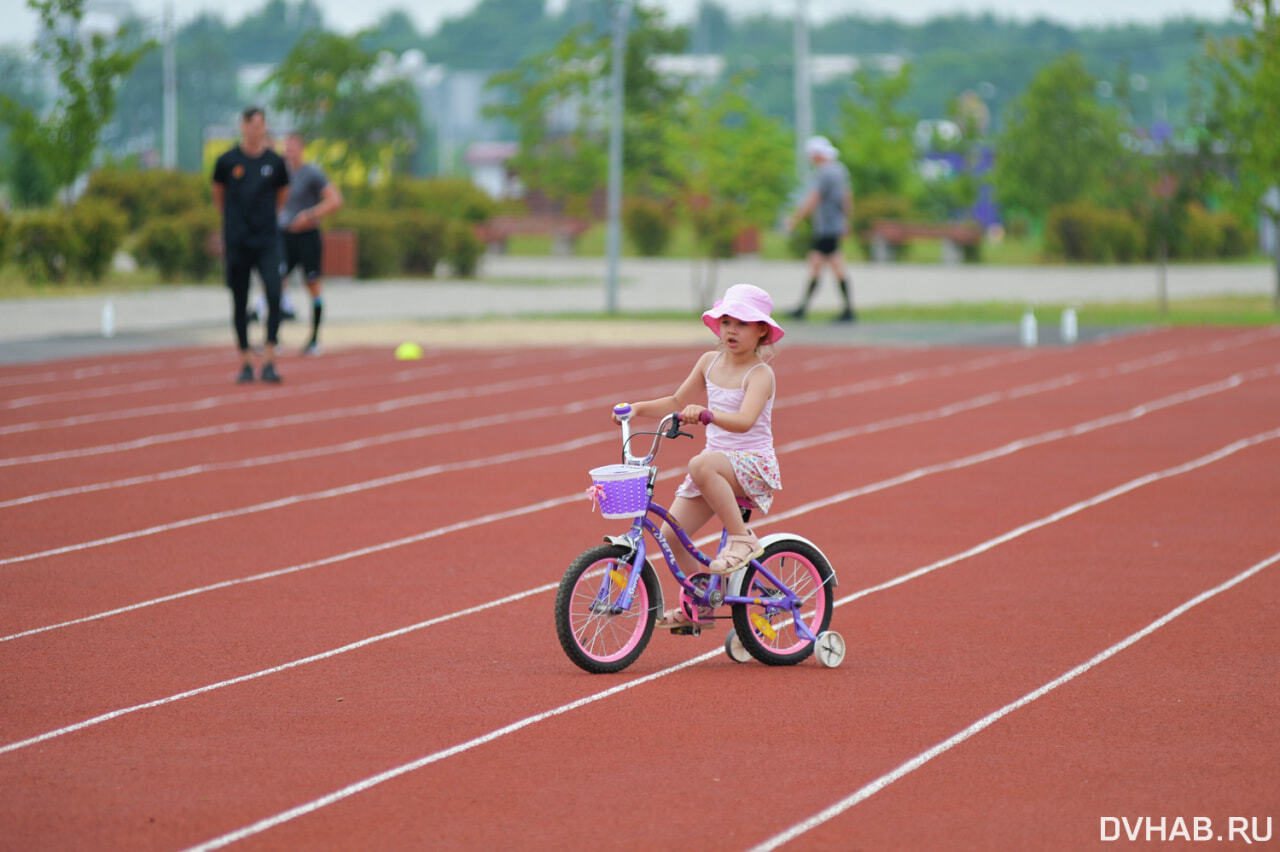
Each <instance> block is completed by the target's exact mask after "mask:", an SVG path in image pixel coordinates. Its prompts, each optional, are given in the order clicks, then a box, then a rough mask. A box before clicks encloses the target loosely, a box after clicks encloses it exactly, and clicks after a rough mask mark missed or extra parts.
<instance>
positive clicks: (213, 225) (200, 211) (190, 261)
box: [177, 206, 222, 281]
mask: <svg viewBox="0 0 1280 852" xmlns="http://www.w3.org/2000/svg"><path fill="white" fill-rule="evenodd" d="M177 221H178V227H180V228H181V229H182V230H183V232H185V233H186V248H187V257H186V260H185V261H183V264H182V268H183V269H184V270H185V271H186V272H187V273H188V274H189V275H190V276H191V277H192V279H193V280H195V281H203V280H204V279H206V278H208V277H209V275H210V274H211V273H212V272H213V271H214V267H215V266H216V265H217V258H216V257H215V256H214V254H213V252H211V251H210V250H209V249H210V247H211V244H212V242H213V240H214V238H215V236H216V235H217V234H218V233H219V232H220V231H221V229H222V218H221V217H220V216H219V215H218V212H217V211H216V210H214V209H213V207H211V206H209V207H196V208H192V209H190V210H188V211H187V212H185V213H183V214H181V215H180V216H178V217H177Z"/></svg>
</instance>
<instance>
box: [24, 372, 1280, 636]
mask: <svg viewBox="0 0 1280 852" xmlns="http://www.w3.org/2000/svg"><path fill="white" fill-rule="evenodd" d="M1254 372H1257V373H1261V374H1263V375H1266V374H1271V375H1275V374H1277V373H1280V365H1277V366H1276V367H1273V368H1271V369H1270V370H1269V371H1267V370H1261V371H1254ZM1248 378H1249V377H1241V376H1231V377H1228V378H1226V379H1223V380H1222V381H1220V382H1216V383H1214V384H1212V385H1205V386H1201V387H1200V388H1193V389H1191V390H1188V391H1183V392H1181V393H1179V394H1174V395H1173V396H1171V397H1165V398H1163V399H1159V400H1153V401H1151V402H1148V403H1143V404H1140V405H1138V406H1135V407H1134V408H1131V409H1129V410H1128V411H1125V412H1119V413H1117V414H1113V415H1108V416H1106V417H1102V418H1098V419H1095V420H1091V421H1087V422H1085V423H1080V424H1076V425H1075V426H1070V427H1065V428H1062V429H1053V430H1050V431H1048V432H1043V433H1041V434H1039V435H1033V436H1031V437H1028V438H1023V439H1020V440H1018V441H1013V442H1010V443H1007V444H1004V445H1002V446H999V447H995V448H993V449H990V450H986V451H984V452H980V453H976V454H973V455H969V456H964V457H962V458H959V459H955V460H952V461H949V462H939V463H937V464H934V465H929V466H926V467H921V468H916V469H915V470H911V471H908V472H906V473H903V474H900V475H898V476H895V477H890V478H889V479H884V480H881V481H879V482H874V483H870V484H867V485H863V486H859V487H857V488H853V489H849V490H848V491H844V492H841V493H840V494H837V495H835V496H834V497H830V498H824V499H822V500H818V501H815V502H812V503H807V504H804V505H802V506H799V507H797V508H795V509H790V510H788V511H785V512H780V513H778V514H775V515H773V516H769V517H765V518H762V519H761V520H759V521H757V522H756V523H755V526H765V525H767V524H770V523H776V522H778V521H781V520H786V519H788V518H793V517H796V516H798V515H802V514H805V513H807V512H809V511H812V510H813V509H815V508H822V507H825V506H829V505H834V504H836V503H840V502H844V501H846V500H851V499H854V498H856V497H861V496H864V495H867V494H872V493H875V492H877V491H882V490H885V489H887V488H892V487H894V486H897V485H903V484H906V483H908V482H914V481H916V480H918V479H922V478H924V477H926V476H930V475H932V474H935V473H943V472H947V471H952V470H959V469H961V468H964V467H969V466H972V465H976V464H981V463H983V462H986V461H990V460H993V459H996V458H1000V457H1002V456H1007V455H1011V454H1013V453H1016V452H1019V451H1021V450H1024V449H1027V448H1028V447H1032V446H1036V445H1039V444H1043V443H1047V442H1050V441H1056V440H1059V439H1062V438H1066V437H1072V436H1075V435H1080V434H1084V433H1085V432H1089V431H1094V430H1096V429H1101V428H1105V427H1107V426H1111V425H1116V424H1118V423H1122V422H1125V421H1127V420H1135V419H1137V418H1139V417H1143V416H1145V415H1147V414H1149V413H1151V412H1152V411H1156V410H1160V409H1162V408H1165V407H1168V406H1170V405H1175V404H1178V403H1181V402H1188V401H1191V400H1194V399H1199V398H1200V397H1202V396H1205V395H1207V394H1208V393H1216V392H1219V391H1222V390H1227V389H1229V388H1233V387H1236V386H1238V385H1239V384H1240V383H1241V382H1242V381H1245V380H1247V379H1248ZM945 408H946V410H947V412H948V414H950V413H955V412H957V411H960V410H963V409H961V408H960V407H959V406H957V405H951V406H946V407H945ZM943 416H946V415H943ZM908 417H909V418H912V419H911V420H910V422H919V421H918V420H916V419H915V417H916V416H915V415H908ZM902 419H903V418H901V417H897V418H891V421H901V420H902ZM888 422H890V421H882V422H881V423H870V424H865V425H863V426H857V427H853V428H852V429H842V430H839V431H837V432H832V433H827V436H826V440H827V441H836V440H844V439H846V438H849V437H854V436H856V435H857V434H860V433H871V432H875V431H880V430H881V429H883V428H886V427H885V426H884V425H882V424H884V423H888ZM579 440H582V439H579ZM814 445H816V444H815V439H813V438H808V439H801V440H799V441H794V442H791V443H788V444H783V445H781V446H779V447H778V453H779V454H780V455H782V454H786V453H788V452H793V451H795V450H799V449H803V448H806V447H810V446H814ZM681 474H683V470H682V469H678V468H668V469H667V470H664V471H663V472H662V473H661V475H660V478H661V479H664V480H665V479H668V478H671V477H675V476H677V475H681ZM578 499H581V495H574V494H570V495H566V496H564V497H558V498H554V499H552V500H549V501H546V502H544V503H536V504H533V506H534V507H538V510H540V509H542V508H551V507H554V506H560V505H564V504H565V503H568V502H571V501H573V500H578ZM530 509H531V507H529V506H525V507H521V508H519V509H515V510H512V511H513V512H515V513H518V514H526V513H527V511H526V510H530ZM513 516H514V515H508V513H506V512H499V513H495V514H493V515H487V516H485V517H484V518H480V519H476V520H477V522H478V523H475V524H472V523H471V522H461V523H459V524H454V525H451V526H449V527H442V528H440V529H443V530H448V531H456V530H464V529H470V528H472V526H479V525H481V524H482V523H490V522H492V521H495V520H504V519H506V518H507V517H513ZM437 532H438V531H436V530H432V531H428V532H425V533H421V534H419V535H415V536H409V537H407V538H403V539H398V540H395V541H392V542H384V543H382V544H376V545H371V546H370V547H368V548H361V549H359V550H355V551H351V552H349V553H345V554H338V555H336V556H333V557H329V558H326V559H323V560H319V561H316V562H310V563H305V564H303V565H295V566H290V567H286V568H281V569H278V570H276V571H269V572H266V573H262V574H255V575H253V576H250V577H244V578H240V579H236V580H226V581H223V582H221V583H215V584H213V585H210V586H202V587H198V588H195V589H189V590H186V591H183V592H178V593H175V594H172V595H165V596H163V597H159V598H153V599H150V600H147V601H141V602H139V603H136V604H131V605H128V606H124V607H118V608H116V609H111V610H106V611H104V612H99V613H95V614H92V615H87V616H83V617H81V618H76V619H71V620H68V621H63V622H59V623H56V624H51V625H45V626H43V627H34V628H30V629H28V630H24V631H20V632H18V633H13V634H10V635H8V636H0V642H8V641H12V640H14V639H19V638H22V637H25V636H32V635H35V634H37V633H44V632H46V631H49V630H57V629H61V628H64V627H71V626H73V625H77V624H84V623H87V622H90V621H97V620H100V619H103V618H107V617H110V616H114V615H119V614H122V613H126V612H132V611H134V610H138V609H144V608H146V607H150V606H156V605H158V604H161V603H167V602H169V601H173V600H179V599H181V598H185V597H190V596H192V595H197V594H202V593H204V592H209V591H214V590H216V589H222V588H227V587H228V586H232V585H238V584H241V583H250V582H257V581H260V580H265V579H269V578H272V577H277V576H282V575H284V574H292V573H295V572H297V571H301V570H306V569H308V568H313V567H317V566H320V565H329V564H333V563H335V562H341V561H345V560H346V559H351V558H355V557H358V556H362V555H365V554H367V553H372V552H377V551H379V550H384V549H389V548H391V547H399V546H402V545H407V544H412V543H415V542H418V541H423V540H425V539H426V538H432V537H435V535H436V534H437ZM712 537H714V536H712ZM3 564H4V563H3V562H0V565H3Z"/></svg>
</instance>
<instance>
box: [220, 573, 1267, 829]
mask: <svg viewBox="0 0 1280 852" xmlns="http://www.w3.org/2000/svg"><path fill="white" fill-rule="evenodd" d="M1278 561H1280V553H1273V554H1271V555H1270V556H1268V557H1267V558H1266V559H1264V560H1262V561H1261V562H1258V563H1257V564H1255V565H1252V566H1250V567H1249V568H1247V569H1246V570H1244V571H1242V572H1240V573H1239V574H1237V575H1235V576H1234V577H1232V578H1231V579H1229V580H1227V581H1226V582H1224V583H1221V584H1219V585H1217V586H1214V587H1213V588H1212V589H1206V590H1205V591H1203V592H1201V593H1200V594H1198V595H1196V596H1195V597H1194V598H1191V599H1190V600H1188V601H1186V602H1185V603H1182V604H1180V605H1179V606H1176V607H1174V608H1173V609H1171V610H1169V611H1168V612H1167V613H1165V614H1164V615H1162V616H1160V617H1159V618H1157V619H1156V620H1155V621H1153V622H1151V623H1150V624H1148V625H1147V626H1146V627H1144V628H1142V629H1141V630H1138V631H1137V632H1135V633H1131V634H1129V635H1128V636H1126V637H1125V638H1124V639H1121V640H1120V641H1119V642H1117V643H1115V644H1114V645H1112V646H1110V647H1109V648H1107V649H1105V650H1103V651H1101V652H1099V653H1098V654H1096V655H1094V656H1093V657H1091V658H1089V659H1088V660H1086V661H1085V662H1083V663H1081V664H1080V665H1078V666H1076V667H1075V668H1073V669H1071V670H1070V671H1067V672H1064V673H1063V674H1061V675H1059V676H1058V677H1056V678H1054V679H1053V680H1051V681H1049V682H1048V683H1046V684H1044V685H1043V686H1040V687H1038V688H1037V689H1034V690H1032V691H1031V692H1028V693H1027V694H1026V695H1024V696H1022V697H1021V698H1019V699H1017V700H1016V701H1011V702H1009V703H1008V704H1006V705H1004V706H1003V707H1001V708H1000V709H999V710H996V711H994V712H992V713H988V714H987V715H986V716H983V717H982V718H981V719H979V720H978V721H976V722H974V723H973V724H972V725H969V726H968V727H967V728H964V729H962V730H960V731H957V732H956V733H954V734H952V735H951V736H950V737H948V738H947V739H945V740H943V741H942V742H939V743H937V744H936V745H934V746H932V747H931V748H928V749H926V750H925V751H922V752H920V753H919V754H917V755H916V756H915V757H913V758H911V759H910V760H908V761H906V762H905V763H902V764H900V765H899V766H898V767H897V768H895V769H893V770H891V771H889V772H886V773H885V774H884V775H881V776H880V777H879V778H877V779H875V780H874V781H872V782H871V783H869V784H866V785H864V786H862V787H860V788H858V789H857V790H855V791H854V792H853V793H851V794H850V795H849V796H847V797H845V798H843V799H841V800H840V801H838V802H835V803H834V804H832V805H831V806H829V807H827V808H825V809H823V810H821V811H819V812H818V813H816V814H814V815H813V816H811V817H809V818H808V819H806V820H804V821H802V822H799V823H796V824H795V825H793V826H791V827H790V828H788V829H786V830H785V831H783V832H781V833H779V834H776V835H774V836H773V837H771V838H769V839H768V840H766V841H764V842H763V843H760V844H758V845H756V846H753V847H751V850H750V852H770V850H773V849H777V848H778V847H779V846H782V845H784V844H786V843H789V842H791V841H792V840H795V839H796V838H797V837H799V836H800V835H802V834H804V833H805V832H808V831H811V830H812V829H814V828H817V827H818V826H820V825H822V824H823V823H825V822H828V821H830V820H832V819H834V818H835V817H837V816H839V815H840V814H842V813H844V812H845V811H847V810H849V809H850V808H852V807H853V806H855V805H857V804H859V803H861V802H864V801H866V800H867V799H869V798H871V797H872V796H874V795H875V794H876V793H878V792H880V791H881V790H883V789H884V788H885V787H888V786H889V785H890V784H892V783H894V782H895V781H899V780H901V779H902V778H905V777H906V776H907V775H910V774H911V773H912V772H915V771H916V770H917V769H919V768H920V767H922V766H924V765H925V764H926V763H928V762H929V761H931V760H933V759H934V758H935V757H938V756H939V755H941V754H945V753H946V752H948V751H950V750H951V749H953V748H955V747H956V746H958V745H960V744H961V743H962V742H964V741H965V740H967V739H969V738H970V737H972V736H973V735H974V734H977V733H980V732H982V731H984V730H986V729H987V728H989V727H991V726H992V725H994V724H995V723H996V722H998V721H1000V720H1001V719H1003V718H1004V717H1005V716H1008V715H1009V714H1010V713H1013V712H1014V711H1015V710H1020V709H1022V708H1023V707H1026V706H1027V705H1028V704H1031V703H1032V702H1033V701H1036V700H1038V699H1040V698H1043V697H1044V696H1045V695H1048V694H1049V693H1050V692H1052V691H1053V690H1055V689H1057V688H1058V687H1060V686H1062V685H1063V684H1066V683H1069V682H1071V681H1073V680H1075V679H1076V678H1077V677H1079V676H1080V675H1082V674H1084V673H1085V672H1087V671H1089V670H1090V669H1093V668H1096V667H1097V666H1099V665H1101V664H1102V663H1104V662H1106V661H1107V660H1109V659H1111V658H1112V657H1114V656H1115V655H1116V654H1118V653H1120V652H1121V651H1123V650H1124V649H1125V648H1128V647H1129V646H1131V645H1134V644H1136V643H1137V642H1139V641H1140V640H1142V639H1144V638H1146V637H1147V636H1150V635H1151V634H1152V633H1154V632H1156V631H1157V630H1159V629H1160V628H1162V627H1164V626H1165V625H1167V624H1169V623H1170V622H1171V621H1173V620H1174V619H1175V618H1178V617H1179V616H1181V615H1183V614H1185V613H1186V612H1187V611H1189V610H1191V609H1192V608H1194V607H1197V606H1199V605H1200V604H1202V603H1204V602H1205V601H1207V600H1210V599H1211V598H1214V597H1216V596H1218V595H1220V594H1222V593H1223V592H1225V591H1228V590H1229V589H1232V588H1234V587H1235V586H1238V585H1240V584H1241V583H1243V582H1244V581H1245V580H1247V579H1249V578H1250V577H1253V576H1254V575H1256V574H1258V573H1260V572H1261V571H1263V570H1264V569H1266V568H1268V567H1270V566H1272V565H1274V564H1275V563H1276V562H1278ZM268 827H269V826H268ZM242 830H243V829H242ZM223 836H224V837H226V836H228V835H223ZM245 836H247V835H245ZM219 839H221V838H219ZM235 839H239V838H235ZM211 842H212V841H211ZM210 848H214V847H210Z"/></svg>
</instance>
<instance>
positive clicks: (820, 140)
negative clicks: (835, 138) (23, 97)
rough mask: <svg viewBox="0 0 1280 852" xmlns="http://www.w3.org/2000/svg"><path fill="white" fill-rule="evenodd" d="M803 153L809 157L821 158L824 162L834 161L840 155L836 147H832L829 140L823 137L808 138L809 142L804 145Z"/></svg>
mask: <svg viewBox="0 0 1280 852" xmlns="http://www.w3.org/2000/svg"><path fill="white" fill-rule="evenodd" d="M804 152H805V153H806V154H808V155H809V156H810V157H821V158H822V159H824V160H834V159H835V158H836V157H837V156H839V154H840V152H839V151H837V150H836V146H835V145H832V144H831V140H830V139H828V138H827V137H825V136H813V137H810V139H809V141H808V142H806V143H804Z"/></svg>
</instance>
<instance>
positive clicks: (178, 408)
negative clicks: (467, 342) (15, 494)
mask: <svg viewBox="0 0 1280 852" xmlns="http://www.w3.org/2000/svg"><path fill="white" fill-rule="evenodd" d="M674 358H675V356H672V355H668V356H664V357H663V358H660V359H655V360H658V361H661V362H663V363H666V362H670V361H672V360H673V359H674ZM684 360H687V358H682V359H681V361H682V363H683V361H684ZM639 366H640V365H634V364H632V365H628V367H629V370H628V371H630V370H635V369H637V368H638V367H639ZM603 369H604V371H605V372H604V373H602V372H601V370H602V368H601V367H589V368H582V369H578V370H573V371H571V372H568V373H562V374H559V375H545V376H534V377H530V378H526V379H511V380H507V381H504V382H496V383H491V384H489V385H483V386H481V387H491V388H496V390H491V391H489V393H503V392H506V391H511V390H518V389H519V388H520V386H521V385H522V384H527V385H531V386H534V387H537V386H541V385H546V384H551V383H554V382H560V381H575V380H578V379H585V378H596V377H597V376H599V375H602V374H604V375H607V374H608V373H611V372H619V371H620V369H619V367H616V366H614V367H606V368H603ZM457 370H458V365H457V364H453V363H450V364H439V365H431V366H428V367H412V368H406V369H401V370H397V371H395V372H394V373H391V374H390V375H389V376H388V377H386V378H383V379H380V380H378V381H377V382H374V381H371V380H370V378H369V377H368V376H356V377H353V378H349V379H333V380H329V381H321V382H307V383H302V384H290V385H286V386H285V387H283V388H270V389H267V390H262V389H255V390H244V391H239V392H237V393H231V394H224V395H221V396H208V397H203V398H201V399H193V400H187V401H185V402H174V403H164V404H158V405H144V406H138V407H135V408H118V409H114V410H108V411H99V412H94V413H92V414H78V415H74V416H71V417H60V418H57V419H54V420H33V421H28V422H25V423H11V424H8V425H5V426H0V435H11V434H15V433H19V432H37V431H41V432H43V431H47V430H49V429H60V428H65V427H68V426H81V425H84V424H86V423H99V422H102V421H106V420H131V419H135V418H139V417H154V416H156V415H160V414H183V413H188V412H192V411H208V410H210V409H215V408H220V407H222V406H224V405H231V404H234V403H238V402H249V401H253V400H262V399H267V398H284V397H296V396H303V395H312V394H317V393H326V392H328V391H332V390H336V389H338V388H347V387H368V386H369V385H373V384H379V385H382V384H404V383H406V382H411V381H417V380H419V379H422V378H425V377H429V376H433V375H440V374H450V373H453V372H456V371H457ZM470 388H471V386H470V385H463V386H462V387H461V388H456V389H455V391H466V390H470Z"/></svg>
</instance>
